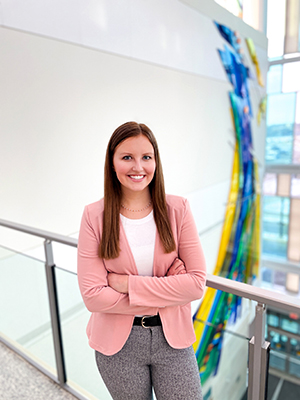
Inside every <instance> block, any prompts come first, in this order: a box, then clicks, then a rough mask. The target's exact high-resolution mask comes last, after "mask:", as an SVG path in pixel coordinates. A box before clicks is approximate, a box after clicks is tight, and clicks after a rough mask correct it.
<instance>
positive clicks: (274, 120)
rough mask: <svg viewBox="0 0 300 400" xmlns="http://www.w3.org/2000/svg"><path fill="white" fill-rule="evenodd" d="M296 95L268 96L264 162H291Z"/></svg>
mask: <svg viewBox="0 0 300 400" xmlns="http://www.w3.org/2000/svg"><path fill="white" fill-rule="evenodd" d="M295 107H296V93H284V94H272V95H269V96H268V107H267V138H266V162H267V163H269V164H288V163H290V162H291V160H292V152H293V142H294V122H295Z"/></svg>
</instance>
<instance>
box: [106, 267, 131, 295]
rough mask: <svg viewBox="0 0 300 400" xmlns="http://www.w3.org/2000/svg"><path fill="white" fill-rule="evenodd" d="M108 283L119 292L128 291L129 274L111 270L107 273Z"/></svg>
mask: <svg viewBox="0 0 300 400" xmlns="http://www.w3.org/2000/svg"><path fill="white" fill-rule="evenodd" d="M107 281H108V285H109V286H110V287H111V288H112V289H114V290H116V291H117V292H119V293H128V275H120V274H115V273H114V272H109V274H108V275H107Z"/></svg>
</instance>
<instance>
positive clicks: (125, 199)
mask: <svg viewBox="0 0 300 400" xmlns="http://www.w3.org/2000/svg"><path fill="white" fill-rule="evenodd" d="M121 205H122V208H123V209H126V210H128V211H136V212H137V211H144V210H146V209H148V208H149V207H150V206H151V196H150V192H149V190H148V191H147V192H146V191H145V192H142V193H141V192H138V193H130V194H125V193H123V194H122V199H121Z"/></svg>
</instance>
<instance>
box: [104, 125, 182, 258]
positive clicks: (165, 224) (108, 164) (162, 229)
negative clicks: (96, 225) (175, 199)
mask: <svg viewBox="0 0 300 400" xmlns="http://www.w3.org/2000/svg"><path fill="white" fill-rule="evenodd" d="M139 135H144V136H146V137H147V139H148V140H149V142H150V143H151V144H152V146H153V149H154V156H155V162H156V169H155V173H154V176H153V179H152V181H151V182H150V184H149V190H150V195H151V199H152V204H153V214H154V220H155V223H156V227H157V231H158V234H159V237H160V240H161V242H162V245H163V247H164V250H165V252H166V253H171V252H172V251H173V250H175V248H176V245H175V240H174V236H173V233H172V229H171V224H170V221H169V218H168V211H167V203H166V195H165V185H164V177H163V171H162V165H161V161H160V156H159V151H158V146H157V142H156V139H155V136H154V135H153V133H152V132H151V130H150V129H149V128H148V127H147V126H146V125H144V124H138V123H137V122H126V123H125V124H123V125H121V126H119V127H118V128H117V129H116V130H115V131H114V133H113V134H112V136H111V138H110V140H109V142H108V145H107V149H106V157H105V167H104V213H103V232H102V238H101V243H100V247H99V256H100V257H101V258H104V259H107V260H108V259H113V258H117V257H118V256H119V253H120V246H119V238H120V216H119V214H120V207H121V196H122V190H121V184H120V182H119V180H118V178H117V175H116V173H115V172H114V169H113V157H114V153H115V150H116V148H117V146H118V145H119V144H120V143H121V142H123V141H124V140H126V139H128V138H130V137H133V136H139Z"/></svg>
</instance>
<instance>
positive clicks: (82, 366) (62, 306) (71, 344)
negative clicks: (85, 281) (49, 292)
mask: <svg viewBox="0 0 300 400" xmlns="http://www.w3.org/2000/svg"><path fill="white" fill-rule="evenodd" d="M55 275H56V283H57V293H58V304H59V312H60V321H61V330H62V339H63V349H64V360H65V368H66V376H67V384H68V385H69V386H70V387H72V388H73V389H74V390H80V391H81V392H82V391H84V392H85V393H86V395H87V396H88V398H89V399H93V398H95V399H101V400H111V396H110V394H109V392H108V391H107V389H106V386H105V385H104V383H103V381H102V378H101V376H100V374H99V372H98V369H97V366H96V362H95V351H94V350H93V349H92V348H91V347H89V345H88V341H87V336H86V332H85V330H86V326H87V323H88V320H89V317H90V313H89V312H88V311H87V309H86V308H85V306H84V304H83V301H82V298H81V294H80V292H79V287H78V283H77V275H76V274H74V273H71V272H69V271H66V270H63V269H60V268H58V267H56V268H55Z"/></svg>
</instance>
